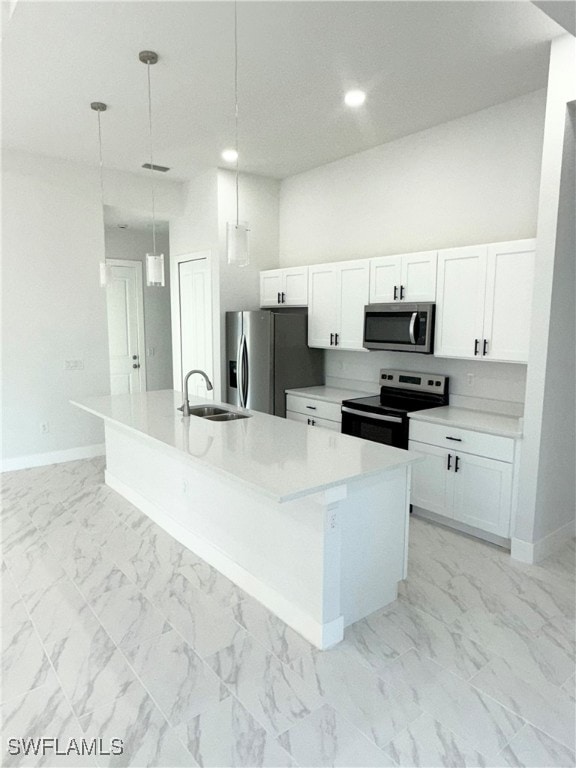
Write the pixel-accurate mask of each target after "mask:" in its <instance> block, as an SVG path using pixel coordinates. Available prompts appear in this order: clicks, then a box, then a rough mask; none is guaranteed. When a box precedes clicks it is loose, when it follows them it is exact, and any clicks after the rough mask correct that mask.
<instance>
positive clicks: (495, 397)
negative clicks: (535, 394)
mask: <svg viewBox="0 0 576 768" xmlns="http://www.w3.org/2000/svg"><path fill="white" fill-rule="evenodd" d="M381 368H392V369H395V370H400V371H418V372H422V373H439V374H443V375H448V376H450V383H449V387H450V404H451V405H456V406H459V407H461V408H477V409H478V408H479V409H484V410H490V411H495V412H498V413H504V414H509V415H514V416H521V415H522V412H523V410H524V390H525V385H526V366H525V365H520V366H519V365H513V364H508V363H488V362H486V361H480V360H448V359H442V358H440V357H433V356H432V355H408V354H405V353H402V352H378V351H371V352H330V351H326V352H325V372H326V383H327V384H330V385H333V386H341V387H344V388H351V389H359V390H362V391H366V392H373V393H375V394H376V393H378V391H379V383H378V382H379V375H380V369H381Z"/></svg>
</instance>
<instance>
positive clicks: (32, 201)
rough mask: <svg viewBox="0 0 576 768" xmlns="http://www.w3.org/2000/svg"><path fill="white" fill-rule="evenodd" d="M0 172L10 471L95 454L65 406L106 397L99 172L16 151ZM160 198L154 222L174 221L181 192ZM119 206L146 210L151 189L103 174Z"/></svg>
mask: <svg viewBox="0 0 576 768" xmlns="http://www.w3.org/2000/svg"><path fill="white" fill-rule="evenodd" d="M2 170H3V199H2V204H3V210H2V223H3V228H2V297H3V306H2V352H3V360H2V363H3V370H2V378H3V397H2V443H3V445H2V456H3V467H4V468H7V469H9V468H17V467H20V466H31V465H33V464H35V463H43V462H45V461H56V460H63V459H65V458H75V457H79V456H80V455H86V453H87V452H89V450H90V448H89V447H90V446H99V445H100V444H101V443H102V441H103V431H102V426H101V424H100V423H99V422H98V420H96V419H94V418H92V417H90V416H89V415H88V414H86V413H82V412H81V411H79V410H78V409H77V408H73V407H72V406H71V405H70V404H69V400H70V399H74V398H82V397H85V396H89V395H93V394H105V393H107V392H109V388H110V384H109V371H108V333H107V323H106V296H105V292H104V291H103V290H102V289H101V288H100V285H99V271H98V264H99V262H100V261H101V260H103V259H104V222H103V216H102V208H101V202H100V186H99V181H98V170H97V169H95V168H92V167H88V166H83V165H79V164H75V163H69V162H64V161H59V160H54V159H50V158H43V157H38V156H33V155H29V154H26V153H22V152H15V151H6V152H4V154H3V168H2ZM157 188H158V211H159V215H160V216H162V217H168V216H174V215H176V213H177V212H178V210H179V206H180V204H181V201H180V192H179V190H180V185H179V184H174V183H169V182H164V183H162V184H158V187H157ZM124 201H126V202H127V205H126V208H131V209H132V210H135V211H137V210H140V211H146V210H149V204H150V195H149V182H148V180H147V179H146V178H144V177H141V176H136V175H132V174H123V173H119V172H112V173H111V174H109V175H108V174H107V176H106V199H105V202H106V203H109V204H110V205H114V206H122V205H123V203H124ZM65 360H82V361H83V363H84V368H83V369H82V370H76V371H66V370H65V369H64V363H65ZM46 422H47V423H48V427H49V431H48V432H45V433H44V432H42V431H41V428H40V425H41V424H43V423H46ZM82 449H84V450H82Z"/></svg>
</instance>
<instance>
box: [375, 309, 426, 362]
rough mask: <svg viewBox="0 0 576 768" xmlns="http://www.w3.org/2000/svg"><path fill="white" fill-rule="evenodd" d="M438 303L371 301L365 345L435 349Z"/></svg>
mask: <svg viewBox="0 0 576 768" xmlns="http://www.w3.org/2000/svg"><path fill="white" fill-rule="evenodd" d="M434 309H435V305H434V304H406V303H402V304H368V306H366V307H365V308H364V346H365V347H366V349H387V350H391V351H394V352H420V353H421V354H424V355H431V354H432V353H433V352H434Z"/></svg>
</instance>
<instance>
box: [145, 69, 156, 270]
mask: <svg viewBox="0 0 576 768" xmlns="http://www.w3.org/2000/svg"><path fill="white" fill-rule="evenodd" d="M146 70H147V72H148V128H149V132H150V173H151V174H152V252H153V254H154V256H156V186H155V183H154V154H153V142H152V88H151V87H150V62H148V63H147V64H146Z"/></svg>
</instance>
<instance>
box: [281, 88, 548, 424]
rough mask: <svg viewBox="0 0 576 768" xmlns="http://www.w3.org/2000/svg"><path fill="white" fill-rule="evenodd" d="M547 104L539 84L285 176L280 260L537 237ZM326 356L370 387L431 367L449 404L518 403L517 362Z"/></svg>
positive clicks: (521, 377)
mask: <svg viewBox="0 0 576 768" xmlns="http://www.w3.org/2000/svg"><path fill="white" fill-rule="evenodd" d="M544 111H545V92H543V91H536V92H534V93H531V94H528V95H527V96H523V97H521V98H518V99H514V100H513V101H510V102H507V103H505V104H500V105H497V106H495V107H491V108H489V109H485V110H482V111H481V112H476V113H475V114H472V115H468V116H466V117H463V118H460V119H458V120H453V121H452V122H449V123H445V124H443V125H439V126H436V127H434V128H431V129H429V130H426V131H422V132H420V133H416V134H413V135H411V136H407V137H405V138H403V139H399V140H398V141H393V142H390V143H388V144H384V145H382V146H379V147H376V148H374V149H371V150H368V151H367V152H362V153H360V154H357V155H353V156H351V157H347V158H344V159H343V160H338V161H336V162H334V163H330V164H329V165H325V166H322V167H320V168H316V169H314V170H312V171H308V172H306V173H302V174H299V175H297V176H292V177H290V178H288V179H285V180H284V181H283V182H282V185H281V189H280V264H281V266H290V265H296V264H314V263H318V262H327V261H338V260H343V259H350V258H369V257H373V256H379V255H386V254H393V253H403V252H411V251H418V250H426V249H431V248H447V247H452V246H458V245H466V244H473V243H486V242H496V241H500V240H508V239H515V238H524V237H534V235H535V233H536V218H537V204H538V188H539V183H540V164H541V154H542V137H543V125H544ZM325 359H326V374H327V377H328V378H329V380H332V379H334V378H339V379H347V380H349V381H351V382H353V381H354V380H355V381H356V385H357V386H360V385H364V386H369V387H370V388H371V389H373V390H375V389H376V388H377V386H378V373H379V370H380V368H383V367H391V368H398V369H400V370H402V369H406V370H422V371H430V372H432V371H435V372H438V373H444V374H447V375H449V376H450V378H451V381H450V387H451V395H452V399H451V402H452V403H453V404H459V405H463V406H468V407H491V408H493V409H495V410H500V411H502V412H505V413H511V414H521V413H522V410H523V401H524V390H525V383H526V366H524V365H504V364H500V363H489V362H486V361H470V362H468V361H459V360H448V359H441V358H429V357H425V356H421V355H406V354H401V353H392V352H391V353H379V352H370V353H360V352H359V353H355V352H349V353H343V352H339V351H333V352H326V353H325ZM470 374H471V375H472V376H473V379H472V382H470V376H469V375H470ZM333 383H336V382H333ZM340 383H345V382H340ZM462 398H465V399H462ZM487 401H490V402H487Z"/></svg>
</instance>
